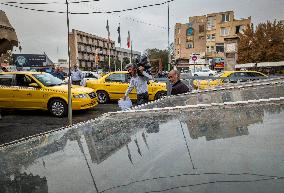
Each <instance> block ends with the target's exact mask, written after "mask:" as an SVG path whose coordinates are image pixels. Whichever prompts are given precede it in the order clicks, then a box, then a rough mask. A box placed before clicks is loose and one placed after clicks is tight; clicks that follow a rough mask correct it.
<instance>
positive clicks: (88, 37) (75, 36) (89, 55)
mask: <svg viewBox="0 0 284 193" xmlns="http://www.w3.org/2000/svg"><path fill="white" fill-rule="evenodd" d="M69 40H70V62H71V66H74V64H78V65H79V67H80V68H82V69H89V70H93V69H96V65H97V64H99V65H100V63H102V62H108V56H109V51H110V57H111V59H112V61H113V60H114V59H115V60H120V58H125V57H127V58H130V57H131V51H130V50H127V49H120V48H117V47H115V41H113V40H108V39H106V38H102V37H99V36H96V35H93V34H89V33H86V32H82V31H79V30H75V29H73V30H72V32H71V33H69ZM138 55H141V54H140V52H137V51H132V57H133V58H135V57H137V56H138ZM111 65H112V64H111Z"/></svg>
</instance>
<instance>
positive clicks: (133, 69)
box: [123, 64, 152, 105]
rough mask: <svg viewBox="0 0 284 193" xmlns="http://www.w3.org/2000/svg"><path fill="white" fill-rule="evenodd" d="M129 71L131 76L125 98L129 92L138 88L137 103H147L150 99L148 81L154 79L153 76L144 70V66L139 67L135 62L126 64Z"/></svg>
mask: <svg viewBox="0 0 284 193" xmlns="http://www.w3.org/2000/svg"><path fill="white" fill-rule="evenodd" d="M126 69H127V71H128V73H129V74H130V76H131V79H130V84H129V86H128V89H127V91H126V93H125V95H124V97H123V99H124V100H125V99H126V97H127V96H128V95H129V93H130V92H131V91H132V90H133V89H134V88H136V91H137V105H141V104H144V103H147V102H148V100H149V95H148V81H149V80H151V79H152V76H151V75H149V74H148V73H147V72H145V71H144V67H143V66H139V67H137V66H136V65H134V64H128V65H127V66H126Z"/></svg>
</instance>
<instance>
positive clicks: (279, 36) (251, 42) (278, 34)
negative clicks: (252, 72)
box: [238, 20, 284, 63]
mask: <svg viewBox="0 0 284 193" xmlns="http://www.w3.org/2000/svg"><path fill="white" fill-rule="evenodd" d="M283 60H284V25H283V24H282V23H280V22H277V21H276V20H275V21H274V22H273V23H272V22H270V21H267V22H266V23H260V24H258V25H257V27H256V29H255V30H254V27H253V25H251V26H248V28H247V29H246V30H245V31H244V33H243V34H241V35H240V42H239V45H238V63H258V62H277V61H283Z"/></svg>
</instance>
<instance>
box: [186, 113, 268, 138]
mask: <svg viewBox="0 0 284 193" xmlns="http://www.w3.org/2000/svg"><path fill="white" fill-rule="evenodd" d="M246 108H247V107H246ZM248 108H249V109H239V108H237V109H235V108H233V109H227V110H226V111H223V112H222V111H220V110H219V109H218V110H217V111H218V113H214V112H211V113H209V112H207V111H206V112H205V111H203V112H201V114H198V117H199V118H196V119H195V118H194V117H190V119H189V120H188V121H186V124H187V127H188V130H189V133H190V137H191V138H192V139H197V138H199V137H203V136H205V138H206V140H208V141H210V140H215V139H222V138H231V137H235V136H242V135H248V134H249V131H248V126H249V125H251V124H254V123H258V122H262V119H263V116H264V112H263V110H260V109H259V108H257V107H251V108H250V107H248ZM212 114H215V115H216V117H212Z"/></svg>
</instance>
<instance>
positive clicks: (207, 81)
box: [155, 76, 284, 96]
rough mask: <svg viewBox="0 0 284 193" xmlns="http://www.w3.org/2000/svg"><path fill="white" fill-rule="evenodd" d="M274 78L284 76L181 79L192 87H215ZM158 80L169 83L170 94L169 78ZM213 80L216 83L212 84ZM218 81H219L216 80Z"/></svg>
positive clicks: (169, 90) (192, 77)
mask: <svg viewBox="0 0 284 193" xmlns="http://www.w3.org/2000/svg"><path fill="white" fill-rule="evenodd" d="M274 78H283V79H284V77H283V76H270V77H240V78H239V77H238V78H237V77H233V78H228V77H212V76H188V77H186V78H183V79H181V81H182V82H183V83H184V84H186V85H187V86H188V87H189V88H191V89H196V90H200V89H202V88H203V89H204V87H206V89H209V88H215V87H220V86H222V87H224V86H230V85H234V84H242V83H243V84H250V83H251V82H255V81H265V80H271V79H274ZM155 81H157V82H165V83H166V84H167V95H168V96H169V95H170V93H171V89H172V84H171V83H170V81H169V79H168V78H155ZM212 81H214V83H213V84H212ZM216 81H217V82H216Z"/></svg>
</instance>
